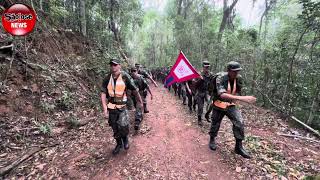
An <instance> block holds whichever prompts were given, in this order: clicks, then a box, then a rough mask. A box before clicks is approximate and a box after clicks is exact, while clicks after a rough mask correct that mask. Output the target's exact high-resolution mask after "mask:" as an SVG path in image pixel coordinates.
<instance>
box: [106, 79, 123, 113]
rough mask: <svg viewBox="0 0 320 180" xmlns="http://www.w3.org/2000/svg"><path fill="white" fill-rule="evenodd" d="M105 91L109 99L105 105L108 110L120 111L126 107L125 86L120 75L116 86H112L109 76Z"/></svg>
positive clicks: (112, 81) (112, 82)
mask: <svg viewBox="0 0 320 180" xmlns="http://www.w3.org/2000/svg"><path fill="white" fill-rule="evenodd" d="M107 89H108V93H109V97H110V98H109V100H108V104H107V107H108V109H121V108H123V107H125V106H126V102H127V95H126V92H125V90H126V84H125V82H124V81H123V79H122V74H120V75H119V77H118V79H117V82H116V84H114V79H113V76H112V75H111V76H110V80H109V84H108V86H107Z"/></svg>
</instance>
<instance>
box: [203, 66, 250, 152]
mask: <svg viewBox="0 0 320 180" xmlns="http://www.w3.org/2000/svg"><path fill="white" fill-rule="evenodd" d="M227 70H228V72H220V73H218V74H217V76H216V78H215V82H214V84H215V87H214V89H213V93H212V94H213V110H212V116H211V119H212V123H211V128H210V132H209V134H210V141H209V148H210V149H211V150H216V148H217V146H216V143H215V137H216V136H217V135H218V131H219V128H220V123H221V121H222V118H223V117H224V116H225V115H226V116H227V117H228V118H229V119H230V120H231V122H232V124H233V128H232V129H233V134H234V137H235V139H236V145H235V153H237V154H239V155H241V156H242V157H244V158H250V155H249V154H248V152H246V151H245V150H244V149H243V146H242V141H243V140H244V124H243V119H242V116H241V114H240V112H239V110H238V109H237V107H236V105H235V101H237V100H238V101H243V102H247V103H254V102H255V101H256V98H255V97H253V96H241V88H242V84H243V83H242V78H241V76H240V75H239V71H240V70H242V68H241V67H240V64H239V63H238V62H235V61H231V62H229V63H228V65H227Z"/></svg>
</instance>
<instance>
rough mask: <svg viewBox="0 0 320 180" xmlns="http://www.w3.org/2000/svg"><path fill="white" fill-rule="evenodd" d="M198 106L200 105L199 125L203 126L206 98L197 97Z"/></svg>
mask: <svg viewBox="0 0 320 180" xmlns="http://www.w3.org/2000/svg"><path fill="white" fill-rule="evenodd" d="M197 104H198V124H199V125H202V113H203V106H204V97H203V96H201V95H199V94H198V96H197Z"/></svg>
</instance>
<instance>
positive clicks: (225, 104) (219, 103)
mask: <svg viewBox="0 0 320 180" xmlns="http://www.w3.org/2000/svg"><path fill="white" fill-rule="evenodd" d="M227 93H228V94H232V95H236V93H237V79H235V80H234V81H233V90H232V92H231V86H230V81H228V89H227ZM213 104H214V105H215V106H216V107H219V108H221V109H226V108H227V107H229V106H235V105H236V104H235V103H233V102H224V101H221V100H215V101H214V102H213Z"/></svg>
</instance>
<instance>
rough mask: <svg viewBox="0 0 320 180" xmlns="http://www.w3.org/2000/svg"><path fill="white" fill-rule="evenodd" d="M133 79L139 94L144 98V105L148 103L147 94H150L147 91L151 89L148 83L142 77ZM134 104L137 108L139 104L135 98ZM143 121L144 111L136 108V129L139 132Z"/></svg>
mask: <svg viewBox="0 0 320 180" xmlns="http://www.w3.org/2000/svg"><path fill="white" fill-rule="evenodd" d="M133 78H134V83H135V85H136V86H137V87H138V89H139V94H140V96H141V98H142V101H143V103H147V100H146V97H147V95H146V94H147V93H148V91H147V90H148V88H149V85H148V84H147V81H146V80H145V79H144V78H143V77H142V76H141V75H140V76H139V77H133ZM133 103H134V106H135V107H136V103H137V102H136V99H135V98H133ZM142 119H143V116H142V109H140V108H136V114H135V129H136V130H138V128H139V125H140V123H141V121H142Z"/></svg>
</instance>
